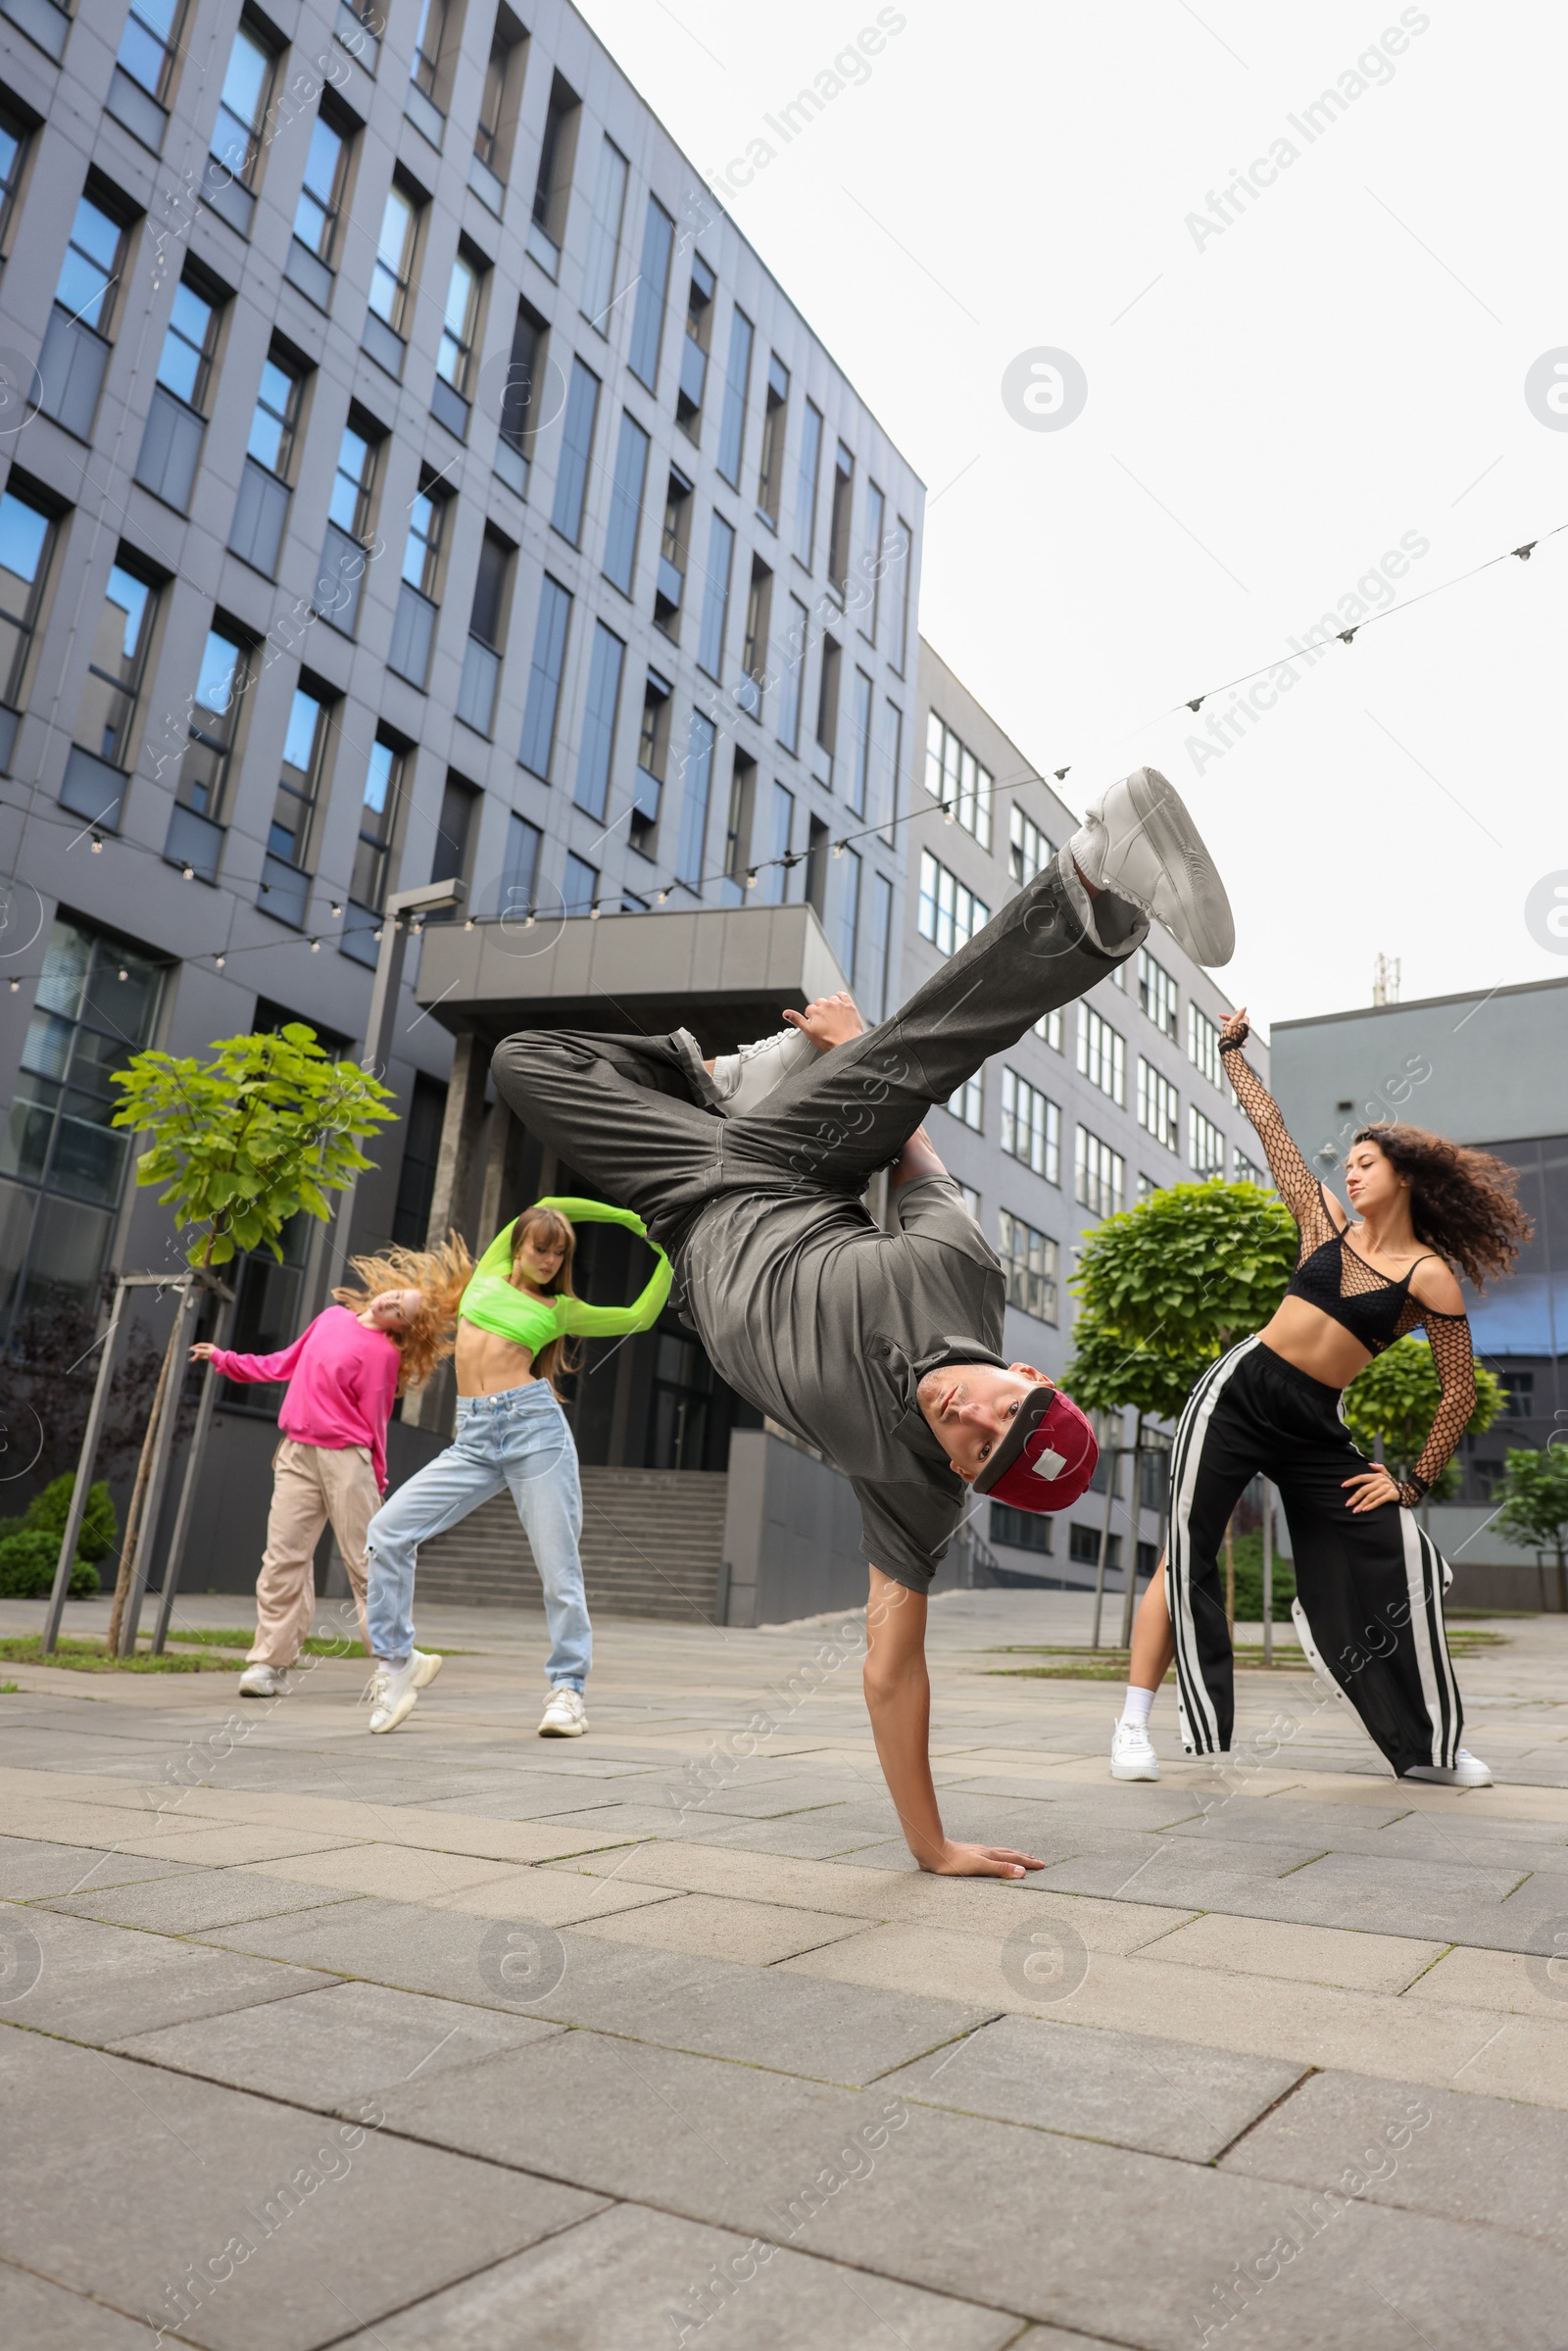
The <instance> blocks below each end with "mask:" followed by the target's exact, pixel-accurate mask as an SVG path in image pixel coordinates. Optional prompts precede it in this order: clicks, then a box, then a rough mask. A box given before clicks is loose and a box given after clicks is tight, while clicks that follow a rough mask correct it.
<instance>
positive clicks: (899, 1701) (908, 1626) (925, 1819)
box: [865, 1567, 1045, 1878]
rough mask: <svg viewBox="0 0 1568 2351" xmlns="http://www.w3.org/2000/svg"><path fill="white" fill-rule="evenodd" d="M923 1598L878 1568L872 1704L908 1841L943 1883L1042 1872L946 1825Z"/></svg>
mask: <svg viewBox="0 0 1568 2351" xmlns="http://www.w3.org/2000/svg"><path fill="white" fill-rule="evenodd" d="M925 1616H926V1600H925V1594H924V1592H910V1591H909V1590H908V1588H907V1586H906V1585H903V1584H895V1583H894V1581H893V1578H892V1577H891V1576H885V1575H884V1574H883V1573H882V1570H881V1569H880V1568H879V1567H873V1568H872V1570H871V1590H870V1595H869V1597H868V1599H867V1602H866V1610H865V1703H866V1707H867V1710H868V1711H869V1713H870V1717H871V1733H872V1737H873V1738H874V1739H875V1740H876V1751H877V1760H878V1761H879V1762H880V1764H881V1766H882V1777H883V1778H884V1779H885V1780H886V1782H887V1784H888V1794H889V1795H890V1796H891V1797H892V1798H893V1806H894V1810H895V1811H896V1812H897V1813H898V1816H899V1826H900V1827H901V1828H902V1829H903V1831H904V1835H905V1838H906V1841H907V1844H908V1847H909V1850H910V1852H911V1853H912V1854H913V1855H914V1858H915V1860H916V1861H917V1862H918V1863H919V1864H920V1867H921V1868H922V1869H923V1870H931V1871H933V1872H934V1873H935V1874H936V1875H937V1876H939V1877H944V1878H1021V1877H1022V1876H1023V1874H1024V1872H1025V1871H1026V1870H1038V1869H1043V1868H1044V1867H1045V1864H1044V1863H1043V1862H1041V1861H1037V1860H1036V1859H1035V1857H1034V1855H1033V1854H1032V1853H1015V1852H1013V1850H1012V1849H1011V1847H1010V1846H1008V1845H961V1844H956V1843H955V1842H954V1840H953V1839H952V1837H948V1836H947V1835H946V1834H945V1832H944V1830H943V1827H942V1814H941V1812H940V1811H939V1809H938V1807H937V1791H936V1788H935V1787H934V1786H933V1784H932V1779H931V1677H930V1675H929V1673H928V1672H927V1671H926V1662H925Z"/></svg>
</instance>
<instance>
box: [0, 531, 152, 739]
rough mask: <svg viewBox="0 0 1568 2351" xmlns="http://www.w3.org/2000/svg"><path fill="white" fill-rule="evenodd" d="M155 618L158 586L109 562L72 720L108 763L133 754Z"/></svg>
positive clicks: (2, 579)
mask: <svg viewBox="0 0 1568 2351" xmlns="http://www.w3.org/2000/svg"><path fill="white" fill-rule="evenodd" d="M9 503H10V500H9V497H8V498H7V499H6V500H5V501H4V502H0V566H3V568H0V590H6V589H9V587H10V585H11V582H10V577H9V571H10V565H9V563H7V562H6V561H5V556H4V527H5V506H6V505H9ZM157 616H158V590H157V588H156V587H154V586H153V585H152V583H151V582H150V581H149V580H145V579H142V578H140V577H139V576H138V575H137V573H135V572H134V571H130V570H127V569H126V567H125V565H124V563H123V562H121V563H115V564H113V565H112V566H111V568H110V573H109V585H108V588H107V589H106V591H105V593H104V603H103V611H102V612H101V613H100V615H99V620H98V631H97V635H96V636H95V638H94V640H93V649H92V656H91V659H90V660H89V661H88V664H87V683H86V686H85V688H84V690H83V692H82V697H81V708H80V710H79V712H78V715H77V721H76V728H77V735H76V739H77V741H78V742H79V743H80V744H81V746H82V749H83V750H84V751H90V752H91V753H92V756H93V758H94V759H102V760H103V761H104V762H105V764H106V765H108V766H110V767H121V768H126V767H128V766H129V765H130V763H131V761H132V759H134V757H135V739H136V708H137V702H138V699H139V697H140V694H141V688H142V680H143V677H144V676H145V674H146V669H147V655H148V650H149V648H150V646H151V644H152V638H153V627H154V624H155V622H156V619H157Z"/></svg>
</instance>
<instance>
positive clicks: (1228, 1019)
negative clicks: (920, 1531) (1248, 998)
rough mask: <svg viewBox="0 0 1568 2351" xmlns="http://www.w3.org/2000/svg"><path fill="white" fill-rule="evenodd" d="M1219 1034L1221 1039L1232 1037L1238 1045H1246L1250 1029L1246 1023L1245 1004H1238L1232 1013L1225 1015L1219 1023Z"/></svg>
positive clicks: (1247, 1022)
mask: <svg viewBox="0 0 1568 2351" xmlns="http://www.w3.org/2000/svg"><path fill="white" fill-rule="evenodd" d="M1219 1033H1220V1035H1221V1037H1222V1038H1224V1037H1234V1038H1235V1039H1236V1042H1237V1044H1238V1045H1245V1044H1246V1043H1247V1040H1248V1038H1249V1037H1250V1035H1251V1027H1250V1023H1249V1021H1248V1017H1247V1006H1246V1005H1245V1004H1238V1005H1237V1007H1236V1009H1235V1011H1234V1012H1230V1013H1227V1014H1226V1016H1225V1018H1224V1019H1223V1020H1222V1021H1221V1022H1220V1030H1219Z"/></svg>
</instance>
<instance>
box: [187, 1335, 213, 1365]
mask: <svg viewBox="0 0 1568 2351" xmlns="http://www.w3.org/2000/svg"><path fill="white" fill-rule="evenodd" d="M217 1352H218V1349H217V1347H212V1346H210V1345H209V1344H208V1342H207V1341H206V1340H205V1339H198V1340H197V1342H196V1345H195V1346H194V1347H192V1348H191V1350H190V1359H191V1361H192V1362H193V1363H211V1361H212V1359H213V1357H214V1356H215V1355H216V1354H217Z"/></svg>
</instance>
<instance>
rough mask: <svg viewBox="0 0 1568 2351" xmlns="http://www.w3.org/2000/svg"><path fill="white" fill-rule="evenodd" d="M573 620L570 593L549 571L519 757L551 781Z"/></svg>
mask: <svg viewBox="0 0 1568 2351" xmlns="http://www.w3.org/2000/svg"><path fill="white" fill-rule="evenodd" d="M570 620H571V598H570V596H569V594H568V593H567V591H566V590H565V589H564V587H562V586H561V584H560V583H559V581H557V580H553V579H552V578H551V577H550V574H549V573H548V572H546V574H545V577H544V583H543V585H542V587H541V589H540V591H539V618H538V621H537V623H536V624H535V627H534V637H533V660H532V661H531V662H530V664H529V669H528V699H527V702H526V704H525V706H524V709H523V714H522V746H521V749H520V750H519V752H518V754H517V757H518V758H519V759H521V761H522V763H523V765H524V766H525V767H526V768H529V769H530V770H531V771H532V773H533V774H535V775H537V776H541V777H542V778H543V779H544V781H545V782H546V783H547V784H548V783H549V781H550V761H551V757H552V754H553V753H554V750H555V744H556V713H557V711H558V710H559V709H560V705H561V679H562V673H563V671H564V668H565V665H566V634H567V629H568V626H569V624H570Z"/></svg>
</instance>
